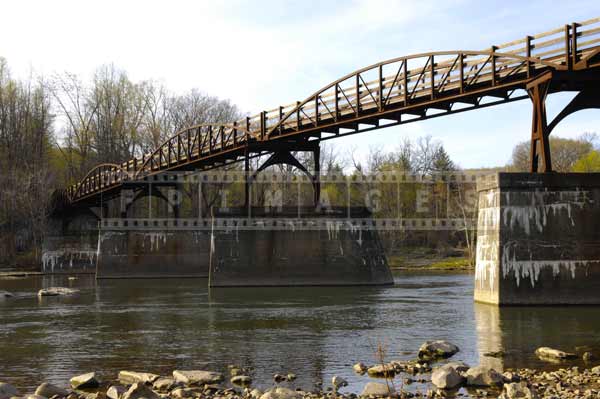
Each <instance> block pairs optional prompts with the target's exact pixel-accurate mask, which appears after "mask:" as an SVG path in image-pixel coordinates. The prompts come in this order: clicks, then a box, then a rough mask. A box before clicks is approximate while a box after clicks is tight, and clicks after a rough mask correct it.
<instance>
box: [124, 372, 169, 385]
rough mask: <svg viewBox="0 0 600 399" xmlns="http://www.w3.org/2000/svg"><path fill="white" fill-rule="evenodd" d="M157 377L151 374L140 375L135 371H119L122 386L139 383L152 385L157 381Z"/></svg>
mask: <svg viewBox="0 0 600 399" xmlns="http://www.w3.org/2000/svg"><path fill="white" fill-rule="evenodd" d="M158 377H159V376H158V375H156V374H152V373H140V372H137V371H127V370H122V371H119V381H120V382H121V383H122V384H125V385H129V384H135V383H137V382H141V383H142V384H152V383H153V382H154V381H156V380H157V379H158Z"/></svg>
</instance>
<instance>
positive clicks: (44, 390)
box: [35, 382, 69, 398]
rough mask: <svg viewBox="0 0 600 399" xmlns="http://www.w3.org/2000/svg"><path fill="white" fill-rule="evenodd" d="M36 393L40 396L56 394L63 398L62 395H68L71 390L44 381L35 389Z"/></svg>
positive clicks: (49, 396) (48, 396)
mask: <svg viewBox="0 0 600 399" xmlns="http://www.w3.org/2000/svg"><path fill="white" fill-rule="evenodd" d="M35 394H36V395H40V396H45V397H47V398H51V397H53V396H55V395H56V396H60V397H61V398H62V397H65V396H67V395H68V394H69V392H68V391H67V390H66V389H62V388H60V387H57V386H55V385H52V384H50V383H48V382H44V383H42V385H40V386H39V387H37V389H36V390H35Z"/></svg>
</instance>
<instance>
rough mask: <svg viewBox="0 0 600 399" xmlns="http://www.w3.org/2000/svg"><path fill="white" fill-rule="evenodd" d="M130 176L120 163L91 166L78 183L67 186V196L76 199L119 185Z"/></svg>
mask: <svg viewBox="0 0 600 399" xmlns="http://www.w3.org/2000/svg"><path fill="white" fill-rule="evenodd" d="M132 177H133V176H132V175H131V173H130V172H128V171H127V170H126V169H125V168H123V166H122V165H117V164H114V163H103V164H100V165H97V166H95V167H94V168H92V169H91V170H90V171H89V172H88V173H87V174H86V175H85V177H84V178H83V179H81V181H80V182H79V183H77V184H76V185H74V186H71V187H69V189H68V190H67V196H68V198H69V200H70V201H77V200H80V199H82V198H84V197H87V196H90V195H94V194H95V193H97V192H102V191H104V190H105V189H107V188H111V187H114V186H116V185H119V184H121V183H123V182H124V181H126V180H129V179H131V178H132Z"/></svg>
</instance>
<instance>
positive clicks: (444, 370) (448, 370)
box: [431, 365, 464, 389]
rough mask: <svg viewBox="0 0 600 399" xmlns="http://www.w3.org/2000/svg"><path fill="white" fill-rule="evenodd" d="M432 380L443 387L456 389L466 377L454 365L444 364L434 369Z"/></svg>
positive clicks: (439, 386)
mask: <svg viewBox="0 0 600 399" xmlns="http://www.w3.org/2000/svg"><path fill="white" fill-rule="evenodd" d="M431 382H432V383H433V384H434V385H435V386H436V387H438V388H441V389H454V388H457V387H459V386H460V385H461V384H462V383H463V382H464V378H463V377H462V376H461V375H460V374H459V373H458V371H456V369H455V368H453V367H452V366H450V365H444V366H442V367H438V368H436V369H434V370H433V373H432V374H431Z"/></svg>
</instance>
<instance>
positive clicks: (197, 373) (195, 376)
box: [173, 370, 225, 385]
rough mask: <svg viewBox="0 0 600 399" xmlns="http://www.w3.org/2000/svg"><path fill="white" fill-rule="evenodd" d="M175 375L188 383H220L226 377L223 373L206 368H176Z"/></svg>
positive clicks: (178, 379) (180, 380) (176, 378)
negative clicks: (206, 369) (205, 369)
mask: <svg viewBox="0 0 600 399" xmlns="http://www.w3.org/2000/svg"><path fill="white" fill-rule="evenodd" d="M173 377H174V378H175V380H177V381H179V382H182V383H184V384H188V385H204V384H218V383H219V382H222V381H223V380H224V379H225V377H224V376H223V374H221V373H216V372H214V371H204V370H175V371H173Z"/></svg>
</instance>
